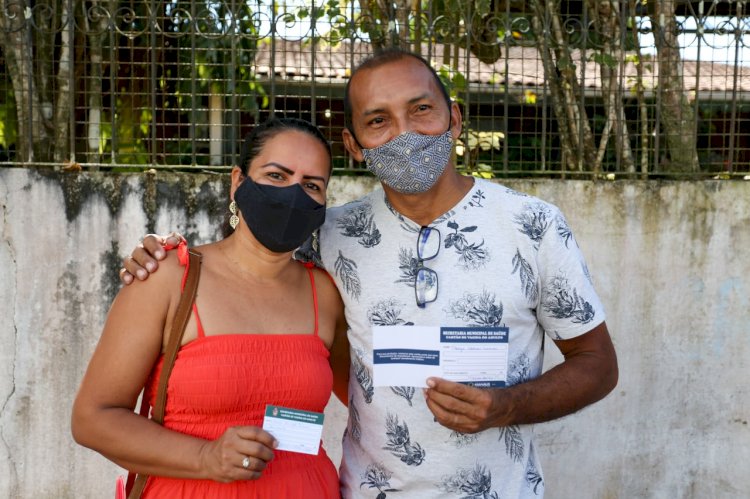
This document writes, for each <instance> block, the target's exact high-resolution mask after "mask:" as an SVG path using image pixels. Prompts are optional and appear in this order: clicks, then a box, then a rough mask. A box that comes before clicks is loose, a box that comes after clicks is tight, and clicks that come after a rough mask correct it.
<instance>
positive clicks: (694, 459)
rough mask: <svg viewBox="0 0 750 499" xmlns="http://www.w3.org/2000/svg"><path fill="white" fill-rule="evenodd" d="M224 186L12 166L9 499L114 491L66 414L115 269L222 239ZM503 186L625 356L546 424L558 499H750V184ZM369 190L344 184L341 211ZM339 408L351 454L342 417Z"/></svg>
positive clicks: (6, 285) (5, 464) (7, 289)
mask: <svg viewBox="0 0 750 499" xmlns="http://www.w3.org/2000/svg"><path fill="white" fill-rule="evenodd" d="M224 181H225V180H224V179H223V178H222V177H219V176H216V175H179V174H171V173H158V174H138V175H135V174H132V175H115V174H96V173H86V174H66V173H44V172H38V171H33V170H24V169H0V234H1V235H2V241H1V242H0V497H12V498H15V497H23V498H65V497H71V498H72V497H76V498H82V497H87V498H88V497H91V498H99V497H111V496H112V488H113V484H114V480H115V477H116V476H117V474H118V473H120V472H121V470H120V469H119V468H117V467H116V466H115V465H113V464H111V463H109V462H108V461H107V460H106V459H104V458H103V457H101V456H99V455H98V454H96V453H94V452H92V451H89V450H87V449H84V448H81V447H78V446H77V445H76V444H75V443H73V441H72V439H71V437H70V431H69V416H70V408H71V403H72V399H73V397H74V394H75V391H76V389H77V386H78V383H79V381H80V378H81V376H82V374H83V371H84V369H85V366H86V364H87V362H88V359H89V356H90V355H91V352H92V351H93V348H94V345H95V343H96V341H97V338H98V335H99V333H100V331H101V327H102V324H103V321H104V318H105V315H106V312H107V308H108V305H109V302H110V301H111V300H112V298H113V297H114V295H115V294H116V292H117V290H118V287H119V283H118V280H117V269H118V268H119V262H120V259H121V257H122V255H123V254H126V253H128V252H129V251H130V249H131V248H132V247H133V246H134V245H135V244H136V243H137V242H138V240H139V239H140V237H141V236H142V235H143V234H145V233H147V232H152V231H156V232H166V231H168V230H171V229H179V230H181V231H182V232H183V233H185V234H186V235H187V236H188V237H189V239H190V240H191V241H193V242H196V243H198V242H204V241H207V240H210V239H212V238H215V237H216V236H217V227H218V219H219V218H220V217H221V214H222V213H223V212H224V210H225V206H226V201H225V199H226V195H225V191H224V189H225V184H224ZM505 183H506V185H508V186H510V187H513V188H516V189H518V190H521V191H524V192H527V193H530V194H534V195H538V196H540V197H542V198H544V199H547V200H549V201H552V202H554V203H555V204H557V205H558V206H560V207H561V208H562V209H563V211H564V212H565V213H566V215H567V216H568V219H569V222H570V225H571V227H572V228H573V230H574V232H575V233H576V237H577V239H578V242H579V243H580V245H581V247H582V248H583V250H584V253H585V254H586V256H587V259H588V263H589V268H590V270H591V272H592V274H593V277H594V280H595V283H596V285H597V289H598V291H599V293H600V295H601V297H602V300H603V302H604V304H605V306H606V307H607V312H608V321H607V322H608V324H609V328H610V331H611V333H612V336H613V339H614V342H615V346H616V348H617V351H618V355H619V359H620V371H621V377H620V383H619V385H618V387H617V388H616V389H615V391H614V392H613V393H612V394H611V395H609V396H608V397H607V398H606V399H605V400H604V401H602V402H600V403H598V404H596V405H594V406H591V407H589V408H587V409H585V410H583V411H581V412H580V413H578V414H575V415H572V416H569V417H566V418H563V419H561V420H558V421H554V422H551V423H546V424H543V425H539V427H538V431H537V434H538V448H539V450H540V453H541V454H542V456H541V457H542V460H543V464H544V471H545V479H546V483H547V490H548V493H547V497H548V498H551V499H567V498H570V499H573V498H576V499H579V498H633V497H638V498H651V497H653V498H714V497H721V498H740V497H747V495H746V494H747V491H748V490H750V474H749V473H747V469H748V468H747V467H748V463H749V462H750V429H749V428H748V419H749V418H750V396H749V394H748V386H749V384H748V379H747V378H748V374H750V373H749V372H748V369H749V366H750V303H749V301H750V300H749V299H748V294H749V293H750V255H748V250H750V182H741V181H734V182H730V181H724V182H718V181H705V182H657V181H653V182H599V183H593V182H585V181H546V180H536V181H532V180H511V181H507V182H505ZM374 185H375V183H374V182H373V181H372V179H341V178H337V179H334V182H333V184H332V187H331V190H332V195H331V198H332V204H338V203H342V202H344V201H346V200H349V199H352V198H354V197H357V196H358V195H360V194H362V193H364V192H367V191H368V190H370V189H371V188H372V187H373V186H374ZM548 352H549V353H548V358H547V363H548V364H553V363H555V362H558V361H559V359H560V357H559V354H557V352H556V350H555V349H554V348H549V349H548ZM328 414H329V417H328V420H327V421H328V423H329V425H328V426H327V428H326V434H325V440H326V445H327V447H328V449H329V450H330V452H331V454H332V455H333V456H335V457H338V456H339V455H340V448H339V440H340V435H341V431H342V428H343V425H344V414H345V412H344V410H343V408H342V407H341V405H340V404H338V403H337V402H332V403H331V404H329V409H328Z"/></svg>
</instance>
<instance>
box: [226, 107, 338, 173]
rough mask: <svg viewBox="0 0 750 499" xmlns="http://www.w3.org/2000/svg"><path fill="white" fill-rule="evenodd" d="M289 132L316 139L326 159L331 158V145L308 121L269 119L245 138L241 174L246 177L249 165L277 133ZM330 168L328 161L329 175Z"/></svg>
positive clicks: (241, 155)
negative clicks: (325, 153)
mask: <svg viewBox="0 0 750 499" xmlns="http://www.w3.org/2000/svg"><path fill="white" fill-rule="evenodd" d="M289 130H297V131H300V132H304V133H306V134H308V135H310V136H312V137H314V138H316V139H318V141H319V142H320V143H321V144H323V146H324V147H325V148H326V151H327V152H328V157H329V158H330V157H331V144H329V143H328V141H327V140H326V138H325V136H324V135H323V134H322V133H321V131H320V130H319V129H318V127H316V126H315V125H313V124H312V123H310V122H309V121H306V120H303V119H300V118H286V117H284V118H271V119H269V120H268V121H265V122H263V123H261V124H259V125H257V126H256V127H255V128H254V129H253V131H252V132H250V133H249V134H247V135H246V136H245V140H244V142H243V143H242V151H241V152H240V162H239V164H238V166H239V167H240V168H241V169H242V173H243V174H245V175H247V172H248V169H249V168H250V163H251V162H252V160H253V159H255V157H256V156H257V155H258V154H260V152H261V151H262V150H263V146H265V144H266V142H268V141H269V140H270V139H272V138H274V137H275V136H276V135H278V134H279V133H281V132H287V131H289ZM331 167H332V166H331V163H330V161H329V170H328V172H329V173H330V171H331V170H330V168H331Z"/></svg>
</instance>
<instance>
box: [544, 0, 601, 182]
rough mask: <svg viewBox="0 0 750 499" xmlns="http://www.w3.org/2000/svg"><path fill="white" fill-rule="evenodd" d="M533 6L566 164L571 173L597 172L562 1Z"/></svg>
mask: <svg viewBox="0 0 750 499" xmlns="http://www.w3.org/2000/svg"><path fill="white" fill-rule="evenodd" d="M531 5H532V8H533V17H532V28H533V30H534V34H535V36H536V37H537V43H538V50H539V54H540V56H541V59H542V64H543V65H544V74H545V75H546V79H547V84H548V85H549V88H550V94H551V100H552V107H553V109H554V111H555V115H556V117H557V120H558V128H559V131H560V144H561V147H562V151H563V161H564V163H565V165H566V166H567V168H568V169H569V170H578V171H583V170H584V169H591V171H594V172H597V171H599V169H600V165H599V164H597V161H596V149H595V147H594V136H593V134H592V133H591V127H590V126H589V122H588V116H587V114H586V109H585V108H584V107H583V105H582V104H581V100H580V95H581V88H580V85H579V83H578V79H577V76H576V66H575V64H573V58H572V55H571V50H570V46H569V45H568V41H567V37H566V36H565V32H564V30H563V27H562V21H561V20H560V9H559V7H560V6H559V1H557V0H546V1H544V2H542V1H541V0H532V2H531Z"/></svg>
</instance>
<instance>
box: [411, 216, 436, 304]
mask: <svg viewBox="0 0 750 499" xmlns="http://www.w3.org/2000/svg"><path fill="white" fill-rule="evenodd" d="M438 252H440V231H439V230H437V229H435V228H434V227H422V228H421V229H419V236H417V272H416V274H415V275H414V294H415V295H416V297H417V306H418V307H420V308H424V306H425V305H426V304H427V303H430V302H433V301H435V300H437V294H438V276H437V273H436V272H435V271H434V270H432V269H431V268H428V267H425V266H424V261H425V260H431V259H433V258H435V257H436V256H437V254H438Z"/></svg>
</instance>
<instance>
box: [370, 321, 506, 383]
mask: <svg viewBox="0 0 750 499" xmlns="http://www.w3.org/2000/svg"><path fill="white" fill-rule="evenodd" d="M372 337H373V342H372V343H373V385H374V386H415V387H421V388H424V387H426V386H427V384H426V381H427V378H429V377H430V376H435V377H439V378H445V379H447V380H450V381H456V382H459V383H466V384H469V385H472V386H476V387H481V388H496V387H504V386H505V383H506V381H507V375H508V328H507V327H423V326H374V327H373V328H372Z"/></svg>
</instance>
